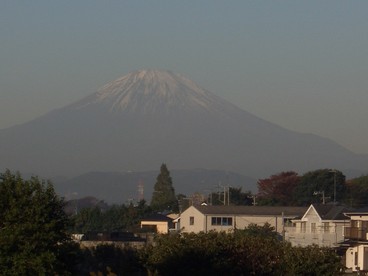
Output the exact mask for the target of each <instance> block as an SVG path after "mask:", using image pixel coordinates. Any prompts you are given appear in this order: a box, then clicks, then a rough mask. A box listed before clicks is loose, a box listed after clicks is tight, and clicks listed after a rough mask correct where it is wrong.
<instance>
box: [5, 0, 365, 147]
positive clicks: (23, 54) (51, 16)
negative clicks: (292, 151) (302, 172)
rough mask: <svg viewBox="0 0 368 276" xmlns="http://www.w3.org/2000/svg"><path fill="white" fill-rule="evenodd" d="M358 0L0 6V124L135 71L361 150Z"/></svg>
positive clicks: (361, 8) (361, 19)
mask: <svg viewBox="0 0 368 276" xmlns="http://www.w3.org/2000/svg"><path fill="white" fill-rule="evenodd" d="M367 11H368V1H338V0H334V1H313V0H309V1H295V0H293V1H215V0H212V1H201V0H197V1H174V0H167V1H159V0H157V1H139V0H138V1H137V0H132V1H92V0H89V1H83V0H81V1H37V0H34V1H1V2H0V39H1V40H0V128H5V127H9V126H12V125H14V124H19V123H23V122H26V121H28V120H31V119H33V118H35V117H37V116H39V115H41V114H44V113H46V112H48V111H50V110H52V109H55V108H58V107H62V106H64V105H67V104H69V103H72V102H74V101H76V100H78V99H80V98H82V97H84V96H87V95H89V94H91V93H94V92H95V91H96V90H97V89H98V88H99V87H101V86H102V85H104V84H105V83H106V82H108V81H111V80H114V79H116V78H118V77H120V76H122V75H125V74H127V73H128V72H130V71H134V70H137V69H144V68H159V69H168V70H171V71H174V72H177V73H181V74H183V75H185V76H187V77H189V78H191V79H192V80H194V81H195V82H197V83H198V84H199V85H200V86H202V87H203V88H206V89H208V90H210V91H212V92H214V93H215V94H217V95H219V96H221V97H223V98H225V99H227V100H229V101H231V102H233V103H235V104H237V105H238V106H240V107H241V108H243V109H245V110H247V111H249V112H251V113H253V114H255V115H257V116H259V117H261V118H264V119H266V120H268V121H271V122H273V123H276V124H278V125H280V126H283V127H285V128H288V129H291V130H295V131H300V132H305V133H314V134H317V135H320V136H323V137H327V138H330V139H333V140H335V141H336V142H338V143H339V144H341V145H343V146H345V147H347V148H349V149H351V150H353V151H354V152H357V153H368V143H367V141H368V124H367V122H366V119H367V118H368V108H367V103H368V16H367V15H366V14H367Z"/></svg>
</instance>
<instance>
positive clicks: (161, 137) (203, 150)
mask: <svg viewBox="0 0 368 276" xmlns="http://www.w3.org/2000/svg"><path fill="white" fill-rule="evenodd" d="M0 144H1V145H2V147H1V149H0V167H1V168H11V169H18V170H20V171H25V172H34V173H37V174H42V175H45V174H46V175H59V174H64V175H77V174H81V173H84V172H88V171H104V170H105V171H112V170H113V171H147V170H155V169H157V168H158V167H159V166H160V164H161V163H162V162H166V163H167V164H168V165H169V167H170V168H176V169H191V168H208V169H223V170H229V171H234V172H239V173H241V174H243V175H249V176H252V177H265V176H268V175H270V174H272V173H276V172H279V171H281V170H296V171H300V172H302V171H306V170H310V169H315V168H328V167H330V168H337V169H341V170H343V171H345V170H348V169H355V170H358V171H359V170H360V171H362V170H366V168H367V164H368V162H367V157H366V156H358V155H356V154H353V153H352V152H350V151H348V150H346V149H345V148H343V147H341V146H339V145H338V144H336V143H334V142H333V141H331V140H328V139H324V138H321V137H318V136H315V135H310V134H301V133H296V132H292V131H289V130H286V129H284V128H281V127H279V126H277V125H274V124H272V123H269V122H267V121H265V120H262V119H260V118H258V117H256V116H254V115H252V114H250V113H248V112H246V111H244V110H242V109H240V108H238V107H236V106H235V105H233V104H231V103H229V102H227V101H225V100H223V99H221V98H219V97H218V96H216V95H214V94H212V93H210V92H208V91H206V90H204V89H202V88H200V87H198V86H197V85H196V84H194V83H193V82H192V81H190V80H188V79H186V78H184V77H182V76H180V75H177V74H174V73H171V72H169V71H159V70H142V71H137V72H133V73H130V74H128V75H126V76H124V77H122V78H119V79H118V80H115V81H112V82H110V83H108V84H106V85H105V86H104V87H102V88H101V89H100V90H98V91H97V92H96V93H94V94H92V95H90V96H88V97H86V98H84V99H82V100H80V101H78V102H76V103H74V104H71V105H69V106H66V107H64V108H61V109H58V110H54V111H52V112H50V113H48V114H46V115H44V116H42V117H40V118H38V119H36V120H33V121H30V122H28V123H26V124H23V125H20V126H15V127H12V128H8V129H5V130H1V131H0Z"/></svg>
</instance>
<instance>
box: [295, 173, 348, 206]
mask: <svg viewBox="0 0 368 276" xmlns="http://www.w3.org/2000/svg"><path fill="white" fill-rule="evenodd" d="M345 192H346V185H345V175H344V174H343V173H342V172H341V171H338V170H333V169H320V170H315V171H310V172H307V173H305V174H304V175H303V176H302V178H301V179H300V184H299V185H298V187H297V188H296V189H295V193H294V196H295V199H296V201H297V202H298V204H299V205H309V204H311V203H320V202H322V201H323V197H324V198H325V202H327V201H334V199H335V196H336V201H340V200H341V199H342V198H343V197H344V194H345Z"/></svg>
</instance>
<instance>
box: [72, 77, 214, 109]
mask: <svg viewBox="0 0 368 276" xmlns="http://www.w3.org/2000/svg"><path fill="white" fill-rule="evenodd" d="M216 101H218V99H217V97H216V96H215V95H213V94H211V93H210V92H208V91H206V90H204V89H202V88H200V87H199V86H198V85H197V84H195V83H194V82H193V81H191V80H189V79H187V78H185V77H183V76H181V75H178V74H174V73H172V72H170V71H164V70H140V71H135V72H132V73H129V74H127V75H125V76H123V77H121V78H119V79H117V80H114V81H111V82H109V83H107V84H106V85H104V86H103V87H101V88H100V89H99V90H98V91H97V93H95V94H94V95H93V96H92V97H88V98H87V99H85V100H82V101H81V102H79V104H78V108H81V107H83V106H87V105H90V104H103V105H105V106H106V105H107V106H108V108H109V111H110V112H119V111H122V110H124V111H127V110H128V111H140V112H143V113H152V112H155V111H156V110H157V109H158V108H159V109H160V110H161V111H162V110H166V111H167V110H171V109H177V108H184V107H185V108H188V107H192V108H196V109H198V108H200V109H206V110H209V109H210V108H211V105H212V104H213V103H214V102H216Z"/></svg>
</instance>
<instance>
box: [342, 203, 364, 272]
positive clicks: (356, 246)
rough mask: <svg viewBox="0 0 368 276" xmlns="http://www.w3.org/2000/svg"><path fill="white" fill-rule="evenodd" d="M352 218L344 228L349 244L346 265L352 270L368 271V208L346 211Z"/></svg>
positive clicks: (346, 241)
mask: <svg viewBox="0 0 368 276" xmlns="http://www.w3.org/2000/svg"><path fill="white" fill-rule="evenodd" d="M345 215H346V216H348V217H349V218H350V219H351V220H350V224H349V226H346V227H345V229H344V237H345V241H344V244H345V245H346V246H347V251H346V255H345V266H346V267H347V268H350V269H351V270H352V271H359V270H360V271H368V208H363V209H359V210H356V211H351V212H346V213H345Z"/></svg>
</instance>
